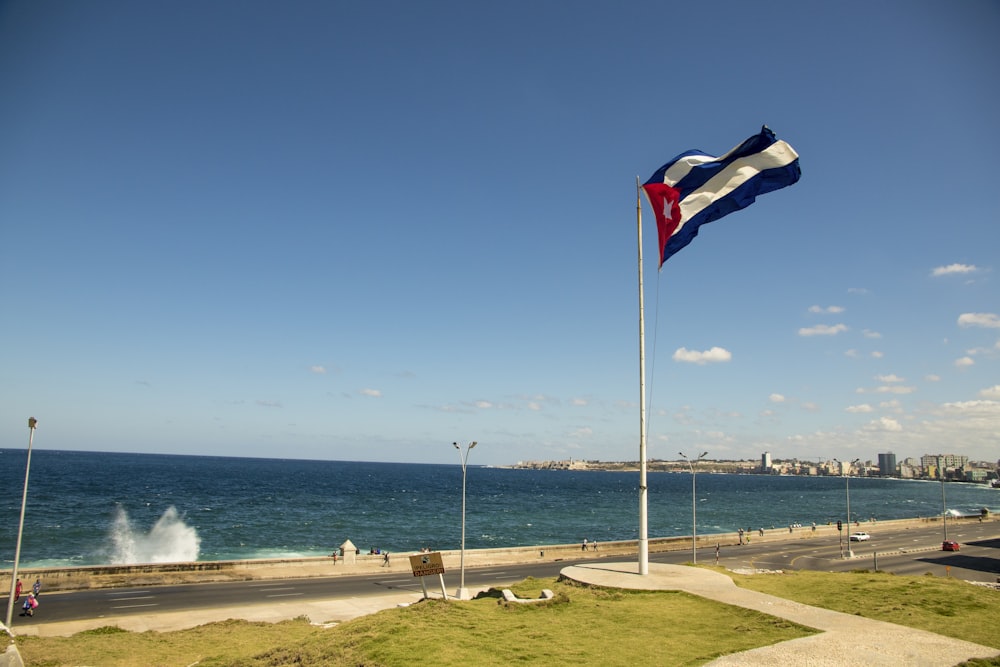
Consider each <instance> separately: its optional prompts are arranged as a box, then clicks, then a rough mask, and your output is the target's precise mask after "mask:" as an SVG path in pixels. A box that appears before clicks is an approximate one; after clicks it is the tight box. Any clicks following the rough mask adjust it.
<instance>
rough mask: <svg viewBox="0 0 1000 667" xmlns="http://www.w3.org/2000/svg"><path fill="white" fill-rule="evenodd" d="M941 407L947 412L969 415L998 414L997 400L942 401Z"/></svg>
mask: <svg viewBox="0 0 1000 667" xmlns="http://www.w3.org/2000/svg"><path fill="white" fill-rule="evenodd" d="M941 408H942V409H943V410H944V411H945V412H948V413H959V414H962V415H967V416H970V417H974V416H990V415H993V416H1000V402H997V401H958V402H955V403H944V404H942V405H941Z"/></svg>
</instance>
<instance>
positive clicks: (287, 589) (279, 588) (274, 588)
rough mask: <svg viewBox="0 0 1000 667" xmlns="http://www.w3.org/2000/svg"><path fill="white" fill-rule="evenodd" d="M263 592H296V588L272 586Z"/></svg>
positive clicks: (263, 589)
mask: <svg viewBox="0 0 1000 667" xmlns="http://www.w3.org/2000/svg"><path fill="white" fill-rule="evenodd" d="M260 590H262V591H294V590H295V586H270V587H268V588H262V589H260Z"/></svg>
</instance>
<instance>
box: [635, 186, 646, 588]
mask: <svg viewBox="0 0 1000 667" xmlns="http://www.w3.org/2000/svg"><path fill="white" fill-rule="evenodd" d="M640 191H641V188H640V186H639V177H638V176H636V177H635V217H636V226H637V227H638V239H639V574H641V575H647V574H649V536H648V533H649V517H648V509H647V506H648V499H649V496H648V491H649V489H648V487H647V486H646V323H645V319H644V314H643V311H644V310H645V305H644V303H643V291H642V198H641V195H640V194H639V193H640Z"/></svg>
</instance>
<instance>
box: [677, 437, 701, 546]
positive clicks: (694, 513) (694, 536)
mask: <svg viewBox="0 0 1000 667" xmlns="http://www.w3.org/2000/svg"><path fill="white" fill-rule="evenodd" d="M677 453H678V454H680V455H681V456H682V457H684V460H685V461H687V464H688V468H690V470H691V562H692V564H694V565H697V564H698V509H697V503H696V502H695V501H696V498H697V488H698V487H697V486H696V484H695V479H696V475H695V470H694V466H693V465H692V464H691V459H689V458H688V457H687V456H685V454H684V452H677ZM706 456H708V452H702V453H701V456H699V457H698V458H697V459H695V463H697V462H698V461H701V460H702V459H703V458H705V457H706Z"/></svg>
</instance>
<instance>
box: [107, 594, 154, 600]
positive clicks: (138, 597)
mask: <svg viewBox="0 0 1000 667" xmlns="http://www.w3.org/2000/svg"><path fill="white" fill-rule="evenodd" d="M155 597H156V596H155V595H136V596H133V597H130V598H115V599H114V600H113V601H114V602H121V601H122V600H152V599H153V598H155Z"/></svg>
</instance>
